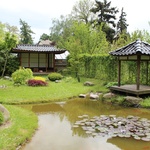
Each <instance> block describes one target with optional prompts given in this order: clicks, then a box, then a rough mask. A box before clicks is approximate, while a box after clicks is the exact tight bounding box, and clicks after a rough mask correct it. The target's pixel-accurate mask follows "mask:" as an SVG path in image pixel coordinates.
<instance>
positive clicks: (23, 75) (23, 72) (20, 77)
mask: <svg viewBox="0 0 150 150" xmlns="http://www.w3.org/2000/svg"><path fill="white" fill-rule="evenodd" d="M31 78H33V72H32V71H31V69H29V68H27V69H25V68H20V69H18V70H16V71H15V72H14V73H13V74H12V79H13V81H14V84H15V85H16V84H17V85H24V84H26V82H27V80H28V79H31Z"/></svg>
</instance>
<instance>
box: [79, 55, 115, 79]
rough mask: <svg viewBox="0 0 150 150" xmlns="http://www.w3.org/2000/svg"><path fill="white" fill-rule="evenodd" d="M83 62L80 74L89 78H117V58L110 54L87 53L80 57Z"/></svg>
mask: <svg viewBox="0 0 150 150" xmlns="http://www.w3.org/2000/svg"><path fill="white" fill-rule="evenodd" d="M80 62H81V63H82V64H83V66H84V68H83V69H82V74H83V75H84V76H85V77H89V78H99V79H101V80H105V81H115V80H116V79H117V67H116V66H117V64H116V63H117V60H116V58H115V57H112V56H110V55H87V54H84V55H82V56H81V58H80Z"/></svg>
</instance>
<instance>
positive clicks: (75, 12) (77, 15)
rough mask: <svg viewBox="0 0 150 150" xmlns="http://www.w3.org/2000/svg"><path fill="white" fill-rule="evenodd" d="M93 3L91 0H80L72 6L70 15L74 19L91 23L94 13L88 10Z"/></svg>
mask: <svg viewBox="0 0 150 150" xmlns="http://www.w3.org/2000/svg"><path fill="white" fill-rule="evenodd" d="M93 5H94V2H93V1H91V0H80V1H78V2H76V4H75V5H74V6H73V8H72V12H71V17H72V18H73V19H74V20H77V21H81V22H85V23H86V24H89V23H92V22H93V19H94V18H95V17H94V16H95V15H94V14H93V13H92V12H91V11H90V10H91V9H92V7H93Z"/></svg>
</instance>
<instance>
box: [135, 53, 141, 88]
mask: <svg viewBox="0 0 150 150" xmlns="http://www.w3.org/2000/svg"><path fill="white" fill-rule="evenodd" d="M140 60H141V55H137V83H136V89H137V90H139V89H140Z"/></svg>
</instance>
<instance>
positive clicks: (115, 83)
mask: <svg viewBox="0 0 150 150" xmlns="http://www.w3.org/2000/svg"><path fill="white" fill-rule="evenodd" d="M115 85H118V82H109V83H108V84H107V85H106V87H107V88H110V87H111V86H115Z"/></svg>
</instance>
